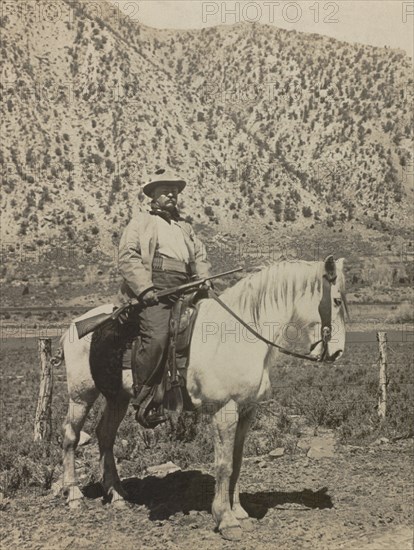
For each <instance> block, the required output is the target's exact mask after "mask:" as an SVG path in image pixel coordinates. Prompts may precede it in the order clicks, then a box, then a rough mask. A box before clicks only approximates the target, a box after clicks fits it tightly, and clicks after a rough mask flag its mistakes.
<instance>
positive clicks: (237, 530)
mask: <svg viewBox="0 0 414 550" xmlns="http://www.w3.org/2000/svg"><path fill="white" fill-rule="evenodd" d="M219 531H220V535H221V536H222V537H223V539H226V540H240V539H241V538H242V537H243V529H242V528H241V527H240V526H239V525H235V526H234V527H223V529H220V530H219Z"/></svg>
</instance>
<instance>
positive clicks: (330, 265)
mask: <svg viewBox="0 0 414 550" xmlns="http://www.w3.org/2000/svg"><path fill="white" fill-rule="evenodd" d="M324 264H325V273H326V275H327V276H328V279H334V278H335V277H336V264H335V259H334V257H333V256H332V254H331V255H330V256H327V257H326V258H325V261H324Z"/></svg>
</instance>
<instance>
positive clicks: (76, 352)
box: [62, 257, 345, 540]
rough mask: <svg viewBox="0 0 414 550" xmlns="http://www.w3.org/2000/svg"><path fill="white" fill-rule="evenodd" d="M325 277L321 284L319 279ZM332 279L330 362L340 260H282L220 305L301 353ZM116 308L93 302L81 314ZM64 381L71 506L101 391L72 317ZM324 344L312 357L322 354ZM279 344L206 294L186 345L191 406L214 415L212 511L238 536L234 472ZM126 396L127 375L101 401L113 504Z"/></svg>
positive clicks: (241, 513) (105, 470)
mask: <svg viewBox="0 0 414 550" xmlns="http://www.w3.org/2000/svg"><path fill="white" fill-rule="evenodd" d="M324 277H325V283H323V281H324ZM326 280H329V281H330V309H331V327H332V333H331V337H330V338H329V339H328V340H327V341H326V343H325V352H326V353H325V354H324V360H331V361H334V360H336V359H337V358H339V357H340V356H341V355H342V352H343V350H344V345H345V324H344V308H345V304H344V303H343V300H344V298H345V295H344V292H345V286H344V285H345V280H344V274H343V259H341V260H337V261H336V262H335V261H334V260H333V258H332V257H330V258H328V259H327V260H325V262H305V261H298V262H294V263H290V262H280V263H276V264H273V265H271V266H268V267H266V268H264V269H263V270H262V271H258V272H256V273H253V274H251V275H249V276H247V277H246V278H244V279H242V280H240V281H239V282H238V283H236V284H235V285H234V286H233V287H231V288H229V289H227V290H226V291H224V292H223V294H222V295H221V299H222V300H223V302H224V303H225V304H226V305H227V306H229V307H230V308H231V309H232V310H233V311H234V312H235V313H236V314H237V315H238V316H239V317H240V318H241V319H243V320H244V321H246V322H248V323H249V325H250V326H251V327H253V328H254V329H255V330H256V331H257V332H259V333H261V334H262V335H263V336H265V337H266V338H268V339H270V340H271V341H273V342H275V343H279V344H283V345H286V344H285V343H286V342H288V345H287V347H289V348H290V349H292V350H295V351H298V346H299V345H301V344H302V343H303V344H305V343H307V344H309V343H310V344H312V343H315V342H317V341H319V340H320V333H321V313H320V304H321V300H322V294H323V290H322V289H323V284H326ZM102 312H108V313H109V312H112V305H107V306H102V307H100V308H95V309H93V310H91V311H90V312H88V313H86V314H85V315H83V316H82V317H80V318H78V319H76V320H80V319H83V318H87V317H90V316H93V315H96V314H98V313H102ZM62 341H63V350H64V357H65V362H66V368H67V381H68V388H69V399H70V401H69V410H68V414H67V417H66V420H65V423H64V443H63V465H64V476H63V480H64V486H65V490H66V493H67V495H68V499H67V501H68V504H69V505H70V507H77V506H79V505H80V504H81V501H82V499H83V494H82V492H81V491H80V489H79V487H78V485H77V481H76V476H75V449H76V446H77V443H78V441H79V435H80V431H81V429H82V426H83V424H84V422H85V419H86V416H87V414H88V412H89V410H90V408H91V406H92V405H93V403H94V401H95V400H96V398H97V397H98V395H99V391H98V390H97V388H96V387H95V384H94V381H93V379H92V376H91V372H90V366H89V349H90V343H91V339H90V337H85V338H82V339H78V337H77V333H76V329H75V326H74V324H72V325H71V326H70V328H69V329H68V331H67V332H66V333H65V334H64V335H63V337H62ZM323 346H324V344H323V343H322V342H320V343H318V344H317V345H316V346H314V348H313V350H312V351H311V353H310V355H312V356H313V357H317V356H321V354H322V351H323V350H322V347H323ZM277 355H278V352H277V351H276V350H275V348H272V347H271V346H270V345H268V344H266V343H265V342H263V341H261V340H260V339H258V338H257V337H255V336H254V335H253V334H252V333H251V332H249V331H248V330H247V329H246V328H245V327H244V326H243V325H242V324H241V323H239V322H237V321H236V320H235V318H234V317H233V316H232V315H231V314H230V313H228V312H227V311H225V310H224V309H223V308H222V306H220V305H219V304H218V303H217V302H216V301H214V300H212V299H206V300H203V301H202V302H201V304H200V308H199V313H198V317H197V320H196V323H195V326H194V332H193V337H192V342H191V350H190V358H189V368H188V373H187V389H188V392H189V395H190V397H191V399H192V401H193V403H194V404H195V405H196V406H197V405H199V406H200V407H205V409H206V412H208V413H209V414H211V415H212V426H213V432H214V446H215V466H216V488H215V496H214V500H213V504H212V513H213V517H214V519H215V521H216V524H217V527H218V530H219V532H220V533H221V534H222V535H223V537H224V538H226V539H230V540H237V539H239V538H240V537H241V533H242V527H243V528H246V529H248V528H251V527H252V525H251V520H249V517H248V514H247V512H246V511H245V510H244V509H243V508H242V506H241V505H240V501H239V482H238V479H239V474H240V468H241V463H242V454H243V445H244V440H245V436H246V432H247V430H248V428H249V425H250V423H251V421H252V419H253V415H254V410H255V404H256V403H258V402H260V401H261V400H264V399H267V398H269V397H270V395H271V386H270V379H269V368H270V367H271V366H272V364H274V362H275V361H274V360H275V359H277ZM131 397H132V375H131V372H130V371H124V373H123V389H122V390H121V391H120V392H119V394H118V396H117V397H116V399H112V400H109V399H106V407H105V410H104V412H103V415H102V417H101V419H100V422H99V424H98V427H97V438H98V442H99V450H100V468H101V474H102V485H103V488H104V490H105V492H106V493H107V494H108V495H109V496H110V497H111V502H112V505H116V506H120V505H125V502H124V499H125V498H126V497H127V495H126V494H125V491H124V490H123V488H122V486H121V482H120V479H119V476H118V473H117V470H116V466H115V460H114V455H113V445H114V441H115V436H116V433H117V430H118V427H119V425H120V423H121V421H122V419H123V418H124V416H125V413H126V411H127V407H128V403H129V400H130V398H131Z"/></svg>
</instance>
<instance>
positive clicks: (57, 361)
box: [50, 331, 67, 368]
mask: <svg viewBox="0 0 414 550" xmlns="http://www.w3.org/2000/svg"><path fill="white" fill-rule="evenodd" d="M66 332H67V331H66ZM66 332H64V334H63V335H62V336H61V337H60V340H59V347H58V349H57V350H56V351H55V353H54V354H53V357H52V358H51V359H50V363H51V364H52V366H53V367H54V368H59V367H61V366H62V363H63V361H64V360H65V353H64V351H63V342H64V340H65V336H66Z"/></svg>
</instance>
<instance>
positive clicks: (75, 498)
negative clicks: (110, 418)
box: [63, 392, 98, 508]
mask: <svg viewBox="0 0 414 550" xmlns="http://www.w3.org/2000/svg"><path fill="white" fill-rule="evenodd" d="M97 396H98V392H96V393H94V394H93V395H91V399H89V400H88V401H81V402H75V401H73V400H72V399H70V400H69V409H68V414H67V415H66V419H65V422H64V424H63V433H64V435H63V490H64V493H65V494H66V493H67V501H66V502H67V503H68V504H69V507H70V508H77V507H79V506H80V505H81V503H82V499H83V494H82V491H81V490H80V489H79V487H78V483H77V480H76V473H75V451H76V447H77V445H78V443H79V436H80V432H81V429H82V427H83V425H84V423H85V420H86V417H87V415H88V412H89V411H90V408H91V407H92V405H93V403H94V401H95V399H96V397H97Z"/></svg>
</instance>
